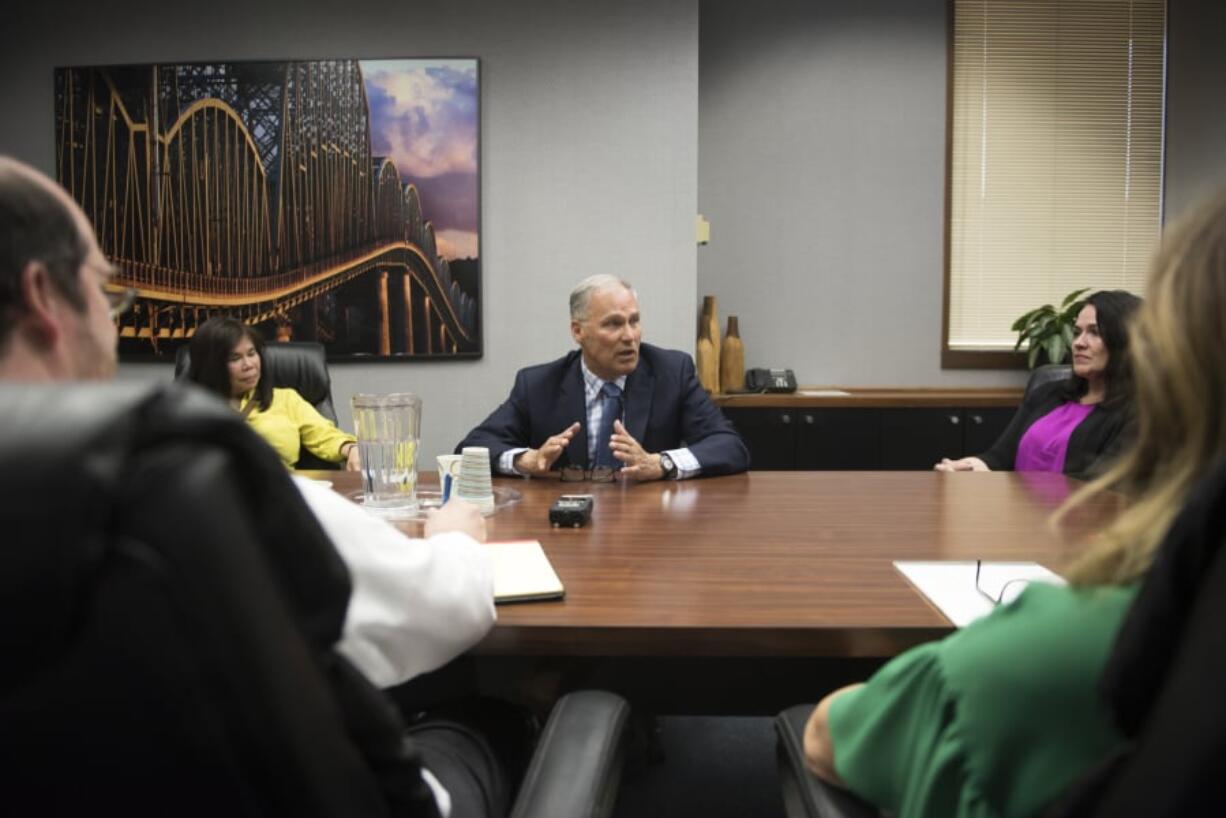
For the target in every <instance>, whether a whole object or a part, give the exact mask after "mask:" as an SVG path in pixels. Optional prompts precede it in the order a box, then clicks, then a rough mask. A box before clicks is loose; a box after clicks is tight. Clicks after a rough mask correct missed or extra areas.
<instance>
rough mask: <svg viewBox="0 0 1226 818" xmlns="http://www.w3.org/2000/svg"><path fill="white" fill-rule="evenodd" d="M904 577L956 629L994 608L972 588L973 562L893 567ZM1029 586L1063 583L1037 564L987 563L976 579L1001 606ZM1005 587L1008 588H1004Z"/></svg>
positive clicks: (897, 563)
mask: <svg viewBox="0 0 1226 818" xmlns="http://www.w3.org/2000/svg"><path fill="white" fill-rule="evenodd" d="M894 567H895V568H897V569H898V570H899V571H900V572H901V573H902V575H903V576H905V577H906V578H907V579H908V580H910V581H911V584H912V585H914V586H915V587H916V588H918V589H919V590H920V591H921V592H922V593H923V594H924V596H926V597H928V600H929V601H930V602H932V604H933V605H935V606H937V608H938V609H939V610H940V611H941V613H943V614H945V617H946V618H947V619H948V620H949V621H950V622H952V623H953V624H954V625H955V626H957V627H959V628H965V627H966V626H967V625H969V624H970V623H971V622H974V621H975V620H976V619H978V618H979V617H981V616H986V615H988V614H989V613H991V612H992V609H993V608H994V607H996V606H995V605H993V603H992V602H991V601H990V600H989V599H987V597H985V596H984V595H983V594H981V593H979V591H978V590H976V587H975V562H974V560H969V561H966V562H956V561H940V562H899V561H896V562H895V563H894ZM1028 582H1047V583H1051V584H1052V585H1064V584H1065V582H1064V579H1063V578H1061V577H1060V576H1058V575H1056V574H1054V573H1052V572H1051V571H1049V570H1047V569H1046V568H1044V567H1043V566H1042V565H1039V564H1038V563H1037V562H987V561H986V560H985V561H984V563H983V569H982V571H981V572H980V575H979V588H981V589H982V590H983V591H984V593H987V594H989V595H990V596H992V597H993V598H997V599H999V598H1000V597H1001V592H1002V591H1003V592H1004V602H1005V603H1009V602H1011V601H1013V599H1014V598H1016V597H1017V595H1018V594H1020V593H1021V592H1022V591H1023V590H1024V589H1025V587H1026V585H1027V583H1028ZM1006 586H1007V587H1006Z"/></svg>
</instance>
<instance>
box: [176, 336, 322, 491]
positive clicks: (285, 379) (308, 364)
mask: <svg viewBox="0 0 1226 818" xmlns="http://www.w3.org/2000/svg"><path fill="white" fill-rule="evenodd" d="M191 363H192V353H191V347H190V346H189V345H188V344H183V345H182V346H181V347H179V349H178V351H177V352H176V353H175V380H180V379H182V378H184V377H186V375H187V370H188V367H190V366H191ZM260 365H261V366H262V367H263V372H265V373H267V375H268V377H270V378H272V385H273V386H274V387H279V388H282V389H284V388H287V387H288V388H290V389H294V390H296V391H297V392H298V394H299V395H301V396H302V398H303V399H304V400H305V401H306V402H307V403H309V404H311V405H312V406H314V407H315V408H316V409H317V410H318V411H319V414H321V415H323V416H324V417H326V418H327V419H328V420H330V421H332V422H333V423H336V407H334V406H333V405H332V377H331V375H329V374H328V357H327V354H326V353H325V350H324V345H323V344H319V343H315V342H314V341H284V342H278V343H273V344H265V345H264V355H263V356H262V358H261V359H260ZM294 468H295V469H338V468H340V466H339V465H338V464H336V463H329V462H328V461H326V460H321V459H320V458H318V457H316V456H315V455H313V454H311V453H310V452H308V451H307V450H306V449H303V450H302V453H301V454H300V455H299V457H298V462H297V463H295V464H294Z"/></svg>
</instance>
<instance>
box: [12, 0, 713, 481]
mask: <svg viewBox="0 0 1226 818" xmlns="http://www.w3.org/2000/svg"><path fill="white" fill-rule="evenodd" d="M116 5H117V4H112V3H98V2H95V1H94V0H88V2H87V1H86V0H72V2H62V3H54V4H52V3H37V2H34V3H21V4H5V10H4V11H3V12H0V61H2V62H0V99H2V100H4V111H5V115H4V117H0V152H3V153H8V154H11V155H15V156H17V157H19V158H22V159H25V160H27V161H30V162H32V163H34V164H36V165H38V166H39V167H41V168H42V169H44V170H46V171H52V170H53V130H52V116H53V105H52V94H51V78H52V68H53V67H54V66H56V65H65V64H106V63H115V62H148V61H157V60H164V61H191V60H205V59H254V58H323V57H397V56H478V57H480V58H481V82H482V97H483V99H482V169H483V174H482V180H481V192H482V211H483V235H482V248H481V255H482V267H483V269H482V276H483V286H484V292H483V294H484V299H485V302H484V303H485V357H484V358H483V359H482V360H480V361H477V362H464V363H429V364H382V365H380V364H349V365H342V364H337V365H334V366H332V367H331V370H332V377H333V396H334V398H335V400H336V403H337V408H338V410H340V413H341V415H342V417H341V423H342V426H346V427H348V428H352V427H351V424H350V421H349V408H348V402H349V397H350V395H351V394H352V393H354V392H357V391H373V392H384V391H395V390H411V391H414V392H417V393H418V394H420V395H421V396H422V398H423V400H424V402H425V410H424V422H423V438H424V439H423V446H422V453H423V455H425V456H427V457H431V458H432V456H433V455H434V454H437V453H440V452H442V451H449V450H450V449H451V447H452V446H453V445H454V444H455V443H456V442H457V441H458V440H459V439H460V438H461V437H462V436H463V434H464V433H465V432H466V431H467V430H468V429H469V428H470V427H471V426H473V425H474V424H475V423H477V422H478V421H479V420H481V418H482V417H484V416H485V414H486V413H488V412H489V411H490V410H491V409H493V408H494V406H496V405H497V404H498V403H499V402H500V401H501V400H502V399H503V398H505V397H506V394H507V392H508V391H509V390H510V387H511V382H512V379H513V377H514V373H515V370H516V369H517V368H518V367H520V366H523V365H525V364H528V363H534V362H540V361H544V360H548V359H551V358H555V357H557V356H559V355H561V354H563V353H564V352H565V351H566V350H567V349H569V348H570V346H571V341H570V336H569V333H568V330H567V314H566V299H567V295H568V294H569V292H570V288H571V287H572V286H573V284H574V283H575V282H576V281H578V280H579V279H580V278H582V277H584V276H587V275H590V274H593V273H603V272H609V273H620V274H623V275H625V276H627V277H628V278H630V280H631V281H633V282H634V283H635V285H636V286H637V287H638V290H639V294H640V299H641V302H642V307H643V313H644V322H645V331H646V334H647V337H648V338H649V339H650V340H652V341H654V342H657V343H660V344H663V345H666V346H674V347H683V348H689V346H690V344H691V340H690V326H691V324H692V320H691V316H692V315H693V311H694V303H695V299H696V294H695V280H696V263H697V262H696V254H695V244H694V227H693V224H694V213H695V212H697V201H696V198H697V184H698V183H697V173H698V170H697V161H698V160H697V144H698V130H697V129H698V108H697V106H698V96H697V83H698V3H697V0H667V1H666V2H660V0H623V1H622V2H617V3H597V2H583V3H576V2H568V0H534V2H531V3H526V2H500V1H499V0H488V2H481V0H461V1H460V2H450V3H436V4H416V5H415V4H411V3H403V2H401V3H397V2H393V1H392V0H382V2H373V1H372V2H363V3H336V2H322V1H321V0H303V1H302V2H286V0H277V2H268V0H260V2H251V1H250V0H210V2H207V3H193V4H184V5H180V6H176V5H173V4H168V3H162V2H151V0H140V1H139V2H126V3H123V4H122V5H121V6H120V8H119V10H114V9H115V6H116ZM169 373H170V370H169V369H168V368H166V367H165V366H162V365H125V366H123V367H122V369H121V377H125V378H169V377H170V374H169Z"/></svg>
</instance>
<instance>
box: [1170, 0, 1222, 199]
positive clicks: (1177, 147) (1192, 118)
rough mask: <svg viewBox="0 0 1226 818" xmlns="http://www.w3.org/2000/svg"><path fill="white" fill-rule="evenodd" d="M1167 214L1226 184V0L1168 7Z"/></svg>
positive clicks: (1177, 1) (1179, 0)
mask: <svg viewBox="0 0 1226 818" xmlns="http://www.w3.org/2000/svg"><path fill="white" fill-rule="evenodd" d="M1166 79H1167V94H1166V188H1165V194H1166V198H1165V200H1164V202H1163V204H1164V207H1165V214H1166V218H1167V220H1168V221H1169V220H1170V219H1171V218H1173V217H1176V216H1178V215H1179V214H1180V213H1181V212H1183V210H1184V209H1185V208H1187V206H1188V205H1190V204H1193V203H1195V202H1196V201H1197V199H1199V198H1201V197H1202V196H1205V195H1207V194H1208V193H1210V192H1211V191H1213V190H1214V189H1216V188H1218V187H1221V186H1222V185H1224V184H1226V104H1224V103H1226V96H1224V93H1223V89H1226V3H1223V2H1222V0H1169V4H1168V6H1167V73H1166Z"/></svg>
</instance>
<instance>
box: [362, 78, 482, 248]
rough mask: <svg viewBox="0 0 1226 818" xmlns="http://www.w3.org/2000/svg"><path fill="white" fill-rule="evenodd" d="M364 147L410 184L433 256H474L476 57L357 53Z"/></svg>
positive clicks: (476, 212)
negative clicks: (364, 106) (431, 238)
mask: <svg viewBox="0 0 1226 818" xmlns="http://www.w3.org/2000/svg"><path fill="white" fill-rule="evenodd" d="M361 65H362V77H363V79H364V81H365V83H366V99H367V101H368V102H369V104H370V137H371V152H372V153H373V154H374V155H375V156H390V157H391V158H392V161H394V162H395V163H396V169H397V170H399V171H400V178H401V179H402V180H403V181H405V182H412V183H413V184H415V185H417V191H418V193H419V194H420V195H421V204H422V210H423V211H424V213H425V216H426V219H427V220H428V221H430V222H432V223H433V224H434V233H435V238H436V239H437V242H438V249H439V255H441V256H443V257H444V258H448V259H453V258H476V256H477V249H478V248H477V220H478V203H477V147H478V145H477V108H478V91H477V61H476V60H363V61H362V62H361Z"/></svg>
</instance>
